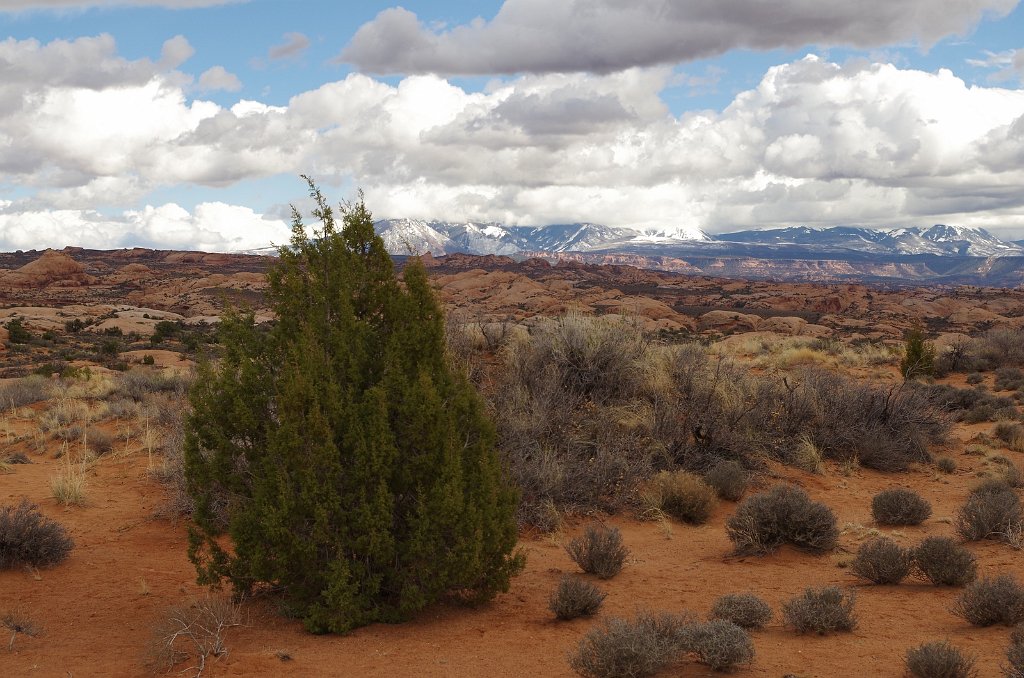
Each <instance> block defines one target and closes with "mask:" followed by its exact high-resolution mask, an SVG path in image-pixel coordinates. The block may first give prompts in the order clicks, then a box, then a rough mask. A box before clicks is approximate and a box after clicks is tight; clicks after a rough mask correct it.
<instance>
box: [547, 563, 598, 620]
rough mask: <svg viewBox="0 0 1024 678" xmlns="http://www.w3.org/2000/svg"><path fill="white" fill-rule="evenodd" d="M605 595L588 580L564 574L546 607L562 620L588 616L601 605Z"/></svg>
mask: <svg viewBox="0 0 1024 678" xmlns="http://www.w3.org/2000/svg"><path fill="white" fill-rule="evenodd" d="M606 595H607V594H606V593H604V592H602V591H601V589H599V588H597V587H596V586H594V585H593V584H591V583H590V582H588V581H585V580H583V579H580V578H579V577H576V576H574V575H571V574H566V575H562V578H561V579H560V580H559V582H558V587H557V588H556V589H555V591H554V593H552V594H551V600H550V601H549V602H548V609H549V610H551V611H552V612H554V613H555V616H556V617H558V618H559V619H563V620H568V619H576V618H577V617H589V616H591V615H592V614H594V613H595V612H597V610H598V609H599V608H600V607H601V603H603V602H604V599H605V596H606Z"/></svg>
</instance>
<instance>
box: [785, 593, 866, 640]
mask: <svg viewBox="0 0 1024 678" xmlns="http://www.w3.org/2000/svg"><path fill="white" fill-rule="evenodd" d="M854 603H855V596H854V594H853V593H850V592H846V593H844V592H843V591H842V589H840V588H839V587H837V586H827V587H825V588H820V589H815V588H808V589H806V590H805V591H804V592H803V593H802V594H800V595H799V596H796V597H795V598H792V599H791V600H789V601H788V602H785V603H783V604H782V618H783V620H784V621H785V623H786V625H787V626H790V627H792V628H793V630H795V631H796V632H797V633H809V632H813V633H818V634H826V633H829V632H830V631H851V630H853V629H854V628H855V627H856V626H857V617H856V616H855V615H854V613H853V607H854Z"/></svg>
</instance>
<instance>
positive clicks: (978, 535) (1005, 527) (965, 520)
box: [956, 481, 1024, 541]
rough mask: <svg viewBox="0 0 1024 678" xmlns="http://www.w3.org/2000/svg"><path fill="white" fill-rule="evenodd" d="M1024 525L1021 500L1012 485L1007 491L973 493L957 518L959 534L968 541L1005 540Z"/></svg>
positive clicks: (1007, 487)
mask: <svg viewBox="0 0 1024 678" xmlns="http://www.w3.org/2000/svg"><path fill="white" fill-rule="evenodd" d="M1004 482H1005V481H1004ZM1022 523H1024V511H1022V509H1021V504H1020V498H1019V497H1018V496H1017V493H1016V492H1014V491H1013V489H1012V488H1010V487H1009V485H1006V490H1005V491H985V492H972V493H971V494H970V495H969V496H968V497H967V501H966V502H965V503H964V505H963V506H962V507H960V510H959V511H958V512H957V515H956V531H957V534H959V535H960V536H961V537H963V538H964V539H966V540H967V541H977V540H979V539H1006V537H1007V535H1009V534H1011V533H1012V531H1013V530H1019V529H1020V528H1021V524H1022Z"/></svg>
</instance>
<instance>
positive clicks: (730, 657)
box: [687, 619, 754, 671]
mask: <svg viewBox="0 0 1024 678" xmlns="http://www.w3.org/2000/svg"><path fill="white" fill-rule="evenodd" d="M689 645H690V646H689V648H687V649H689V650H690V651H691V652H693V653H694V654H696V655H697V659H698V661H700V663H701V664H705V665H707V666H708V667H709V668H710V669H711V670H712V671H731V670H732V669H734V668H736V667H737V666H739V665H740V664H748V663H750V662H751V661H753V659H754V641H753V640H751V639H750V634H749V633H747V632H746V631H745V630H744V629H742V628H741V627H740V626H738V625H736V624H734V623H732V622H731V621H728V620H725V619H714V620H712V621H709V622H707V623H705V624H697V625H696V626H695V627H694V628H693V630H692V632H691V634H690V643H689Z"/></svg>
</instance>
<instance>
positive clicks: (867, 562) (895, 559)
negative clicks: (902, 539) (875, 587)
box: [850, 537, 910, 584]
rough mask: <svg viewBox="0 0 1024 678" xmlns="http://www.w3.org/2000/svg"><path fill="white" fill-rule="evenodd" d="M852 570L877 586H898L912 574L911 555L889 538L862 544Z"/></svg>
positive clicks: (879, 538)
mask: <svg viewBox="0 0 1024 678" xmlns="http://www.w3.org/2000/svg"><path fill="white" fill-rule="evenodd" d="M850 569H851V570H852V571H853V573H854V574H855V575H857V576H858V577H863V578H864V579H867V580H868V581H870V582H872V583H875V584H898V583H900V582H901V581H903V579H904V578H905V577H906V576H907V575H908V574H910V553H909V552H908V551H907V550H906V549H904V548H903V547H901V546H900V545H899V544H897V543H896V542H894V541H893V540H892V539H889V538H888V537H877V538H875V539H872V540H870V541H867V542H865V543H863V544H861V546H860V548H859V549H857V557H856V558H854V560H853V563H852V564H851V566H850Z"/></svg>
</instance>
